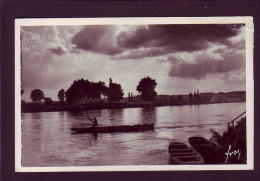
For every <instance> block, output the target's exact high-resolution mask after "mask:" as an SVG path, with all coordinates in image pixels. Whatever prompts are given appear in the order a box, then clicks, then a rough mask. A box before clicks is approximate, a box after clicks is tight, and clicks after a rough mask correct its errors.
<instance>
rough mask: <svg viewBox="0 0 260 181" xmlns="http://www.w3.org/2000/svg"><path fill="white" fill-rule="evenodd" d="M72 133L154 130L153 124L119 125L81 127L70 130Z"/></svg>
mask: <svg viewBox="0 0 260 181" xmlns="http://www.w3.org/2000/svg"><path fill="white" fill-rule="evenodd" d="M71 130H72V131H75V132H78V133H111V132H137V131H147V130H154V124H142V125H139V124H138V125H120V126H100V127H99V126H97V127H85V128H84V127H81V128H71Z"/></svg>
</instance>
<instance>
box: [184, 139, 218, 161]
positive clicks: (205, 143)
mask: <svg viewBox="0 0 260 181" xmlns="http://www.w3.org/2000/svg"><path fill="white" fill-rule="evenodd" d="M189 143H190V145H191V147H192V148H193V149H194V150H196V151H197V152H198V153H199V154H200V155H201V156H202V157H203V158H204V161H205V163H210V164H211V163H216V162H218V159H219V154H218V150H219V146H218V145H217V144H216V143H213V142H212V141H209V140H207V139H206V138H203V137H199V136H194V137H190V138H189Z"/></svg>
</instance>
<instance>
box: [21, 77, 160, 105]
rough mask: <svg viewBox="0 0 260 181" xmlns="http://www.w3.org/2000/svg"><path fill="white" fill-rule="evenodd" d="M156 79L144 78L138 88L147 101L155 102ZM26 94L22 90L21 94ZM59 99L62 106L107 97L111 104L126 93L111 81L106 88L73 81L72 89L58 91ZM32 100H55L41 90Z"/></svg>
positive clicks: (34, 91) (129, 96)
mask: <svg viewBox="0 0 260 181" xmlns="http://www.w3.org/2000/svg"><path fill="white" fill-rule="evenodd" d="M156 85H157V83H156V81H155V79H152V78H150V77H149V76H147V77H144V78H142V79H141V80H140V81H139V84H138V85H137V87H136V90H137V91H138V92H139V93H141V98H142V99H143V100H145V101H150V100H154V99H155V96H156V95H157V92H156V91H155V88H156ZM23 93H24V90H22V92H21V94H23ZM57 96H58V99H59V102H60V103H61V104H65V103H67V104H84V103H99V102H100V101H101V98H102V97H106V98H107V99H108V101H109V102H119V101H120V100H122V99H123V96H124V92H123V89H122V87H121V85H120V84H119V83H114V82H113V81H112V79H111V78H110V79H109V85H108V86H106V84H105V83H104V82H101V81H99V82H90V81H88V80H84V79H79V80H75V81H73V83H72V84H71V85H70V87H69V88H68V89H67V90H66V91H65V90H64V89H61V90H59V91H58V95H57ZM30 98H31V99H32V102H34V103H40V102H42V100H44V102H45V103H46V104H52V103H53V100H52V99H51V98H49V97H45V94H44V92H43V91H42V90H40V89H34V90H33V91H32V92H31V94H30ZM128 100H133V94H132V93H129V94H128Z"/></svg>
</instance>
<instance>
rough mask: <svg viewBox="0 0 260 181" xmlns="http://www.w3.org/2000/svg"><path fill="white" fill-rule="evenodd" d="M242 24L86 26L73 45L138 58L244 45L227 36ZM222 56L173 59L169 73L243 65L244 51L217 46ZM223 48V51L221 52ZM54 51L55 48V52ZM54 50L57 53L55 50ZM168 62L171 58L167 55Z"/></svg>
mask: <svg viewBox="0 0 260 181" xmlns="http://www.w3.org/2000/svg"><path fill="white" fill-rule="evenodd" d="M242 26H243V25H216V24H214V25H213V24H205V25H149V26H136V27H134V28H132V29H130V31H129V30H128V31H122V32H119V33H118V34H115V30H116V26H86V27H84V28H83V29H82V30H81V31H80V32H78V33H77V34H76V35H75V36H74V37H73V38H72V43H73V44H74V45H75V47H76V48H78V49H82V50H86V51H90V52H95V53H99V54H105V55H109V56H111V57H112V58H113V59H117V60H123V59H141V58H145V57H155V56H160V55H169V54H171V53H176V52H188V53H192V52H195V51H203V50H206V49H207V48H209V47H210V46H212V44H213V45H224V46H225V47H226V48H227V49H230V50H234V49H236V50H238V49H244V44H245V42H244V41H242V42H239V43H237V44H233V43H232V42H231V41H230V38H232V37H234V36H236V35H238V33H239V29H240V28H241V27H242ZM217 51H219V52H216V53H220V54H221V56H222V59H221V60H219V59H215V58H212V56H210V55H208V54H204V55H203V56H199V57H196V58H195V60H194V61H193V62H189V63H188V62H185V61H179V64H176V63H172V67H171V70H170V72H169V76H172V77H181V78H192V79H204V78H206V75H207V74H214V73H225V72H230V71H233V70H238V69H240V68H243V67H244V66H245V57H244V54H243V55H242V54H241V53H237V52H235V51H233V52H227V51H226V50H225V49H224V50H223V49H219V50H217ZM221 51H222V52H221ZM54 53H55V52H54ZM56 53H59V52H58V50H56ZM169 62H172V61H171V60H170V59H169Z"/></svg>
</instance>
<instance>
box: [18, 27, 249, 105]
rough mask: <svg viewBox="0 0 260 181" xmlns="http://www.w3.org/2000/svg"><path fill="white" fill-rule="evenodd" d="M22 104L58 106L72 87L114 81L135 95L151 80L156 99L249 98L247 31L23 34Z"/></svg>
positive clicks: (34, 30)
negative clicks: (37, 94)
mask: <svg viewBox="0 0 260 181" xmlns="http://www.w3.org/2000/svg"><path fill="white" fill-rule="evenodd" d="M21 60H22V61H21V71H22V89H24V91H25V92H24V94H23V99H24V100H25V101H31V100H30V93H31V91H32V90H34V89H41V90H42V91H43V92H44V94H45V97H50V98H52V99H53V100H58V97H57V94H58V91H59V90H61V89H64V90H65V91H66V90H67V89H68V88H69V87H70V85H71V84H72V83H73V81H74V80H78V79H81V78H83V79H87V80H89V81H93V82H98V81H102V82H105V83H106V85H107V86H108V84H109V78H111V79H112V80H113V82H115V83H119V84H121V86H122V89H123V90H124V96H128V92H132V93H133V94H134V95H138V94H139V93H138V92H137V91H136V87H137V85H138V83H139V81H140V80H141V79H142V78H143V77H146V76H149V77H151V78H153V79H155V80H156V82H157V87H156V91H157V93H158V94H168V95H174V94H189V93H190V92H194V91H196V90H197V89H198V90H199V92H228V91H241V90H242V91H244V90H245V89H246V84H245V83H246V75H245V27H244V25H238V24H237V25H234V24H233V25H227V24H225V25H224V24H222V25H220V24H201V25H200V24H188V25H187V24H186V25H185V24H169V25H137V26H134V25H86V26H23V27H21Z"/></svg>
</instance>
